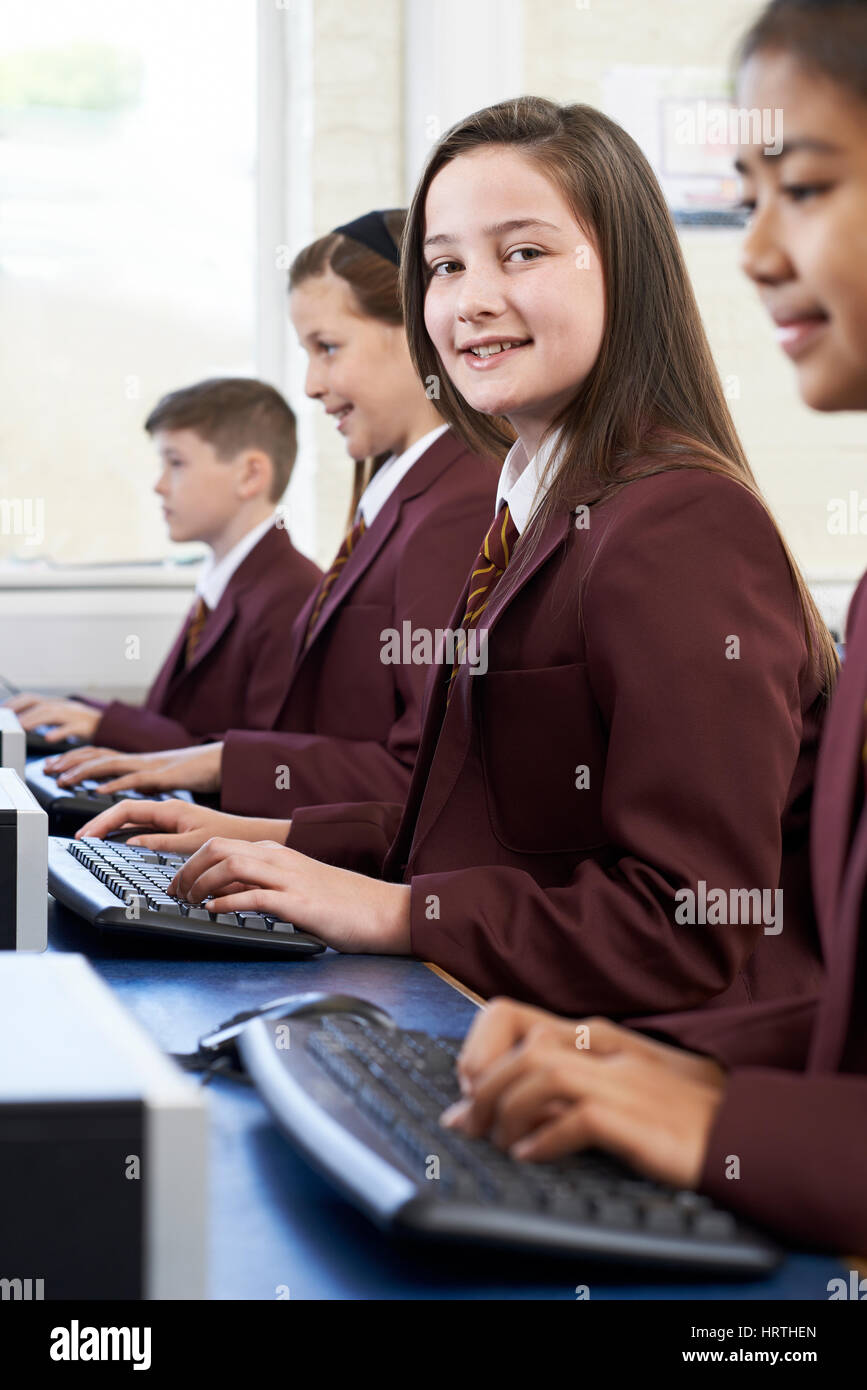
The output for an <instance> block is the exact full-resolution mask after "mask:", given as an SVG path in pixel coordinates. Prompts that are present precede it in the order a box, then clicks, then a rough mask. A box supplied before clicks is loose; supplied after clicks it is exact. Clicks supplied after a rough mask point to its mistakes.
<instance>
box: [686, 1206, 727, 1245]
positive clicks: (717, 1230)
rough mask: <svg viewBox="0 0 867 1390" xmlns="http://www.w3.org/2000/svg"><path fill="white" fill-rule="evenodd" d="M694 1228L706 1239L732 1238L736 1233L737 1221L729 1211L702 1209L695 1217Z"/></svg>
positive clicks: (697, 1233)
mask: <svg viewBox="0 0 867 1390" xmlns="http://www.w3.org/2000/svg"><path fill="white" fill-rule="evenodd" d="M692 1228H693V1230H694V1231H695V1233H696V1235H699V1236H704V1238H705V1240H731V1239H733V1238H734V1236H735V1234H736V1231H737V1223H736V1222H735V1219H734V1217H733V1216H732V1215H731V1214H730V1213H729V1212H727V1211H702V1212H699V1213H698V1214H697V1215H696V1217H695V1218H694V1220H693V1227H692Z"/></svg>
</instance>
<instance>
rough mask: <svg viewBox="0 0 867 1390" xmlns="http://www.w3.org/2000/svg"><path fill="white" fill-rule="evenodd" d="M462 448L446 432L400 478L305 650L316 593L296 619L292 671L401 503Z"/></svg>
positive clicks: (365, 565) (379, 544)
mask: <svg viewBox="0 0 867 1390" xmlns="http://www.w3.org/2000/svg"><path fill="white" fill-rule="evenodd" d="M463 449H464V445H463V444H462V443H461V442H460V440H459V439H458V438H457V436H456V435H455V434H453V433H452V431H451V430H448V431H447V432H446V433H445V434H441V435H440V437H439V439H435V440H434V442H433V444H431V446H430V448H429V449H426V450H425V452H424V453H423V454H422V456H421V458H418V459H416V461H415V463H414V464H413V465H412V467H411V468H410V470H409V472H408V473H407V474H406V476H405V477H404V478H402V479H401V481H400V483H399V484H398V486H397V487H396V488H395V490H394V492H393V493H392V494H391V496H390V497H389V498H388V500H387V501H386V503H385V505H384V506H383V508H382V510H381V512H380V513H379V515H378V516H377V517H376V519H375V520H374V522H373V523H372V525H371V526H370V527H369V528H368V530H366V531H365V533H364V536H363V537H362V539H361V542H360V544H359V545H357V546H356V548H355V549H354V550H353V552H352V555H351V556H350V557H349V559H348V560H347V562H346V564H345V565H344V566H343V568H342V570H341V571H340V574H339V575H338V577H337V579H336V580H335V582H334V585H333V587H332V589H331V592H330V593H329V595H328V598H327V599H326V600H325V603H324V604H323V606H322V612H321V613H320V614H319V618H318V620H317V623H316V630H315V632H314V634H313V640H312V642H311V643H310V646H309V647H308V648H307V650H306V651H305V650H304V642H305V640H306V636H307V624H308V623H309V621H310V614H311V613H312V611H313V607H314V604H315V602H316V595H315V593H314V594H312V595H311V596H310V598H309V599H308V601H307V603H306V604H305V607H304V609H303V611H302V612H301V613H300V614H299V616H298V618H297V620H296V623H295V627H294V629H293V633H292V641H293V652H292V670H293V672H294V671H295V670H296V669H297V667H298V665H299V664H300V663H301V662H302V661H303V660H304V659H305V657H306V656H307V655H308V653H309V652H311V651H312V650H313V648H314V647H315V646H316V643H317V642H318V641H320V639H321V638H322V635H323V633H324V632H325V630H326V629H327V627H328V624H329V622H330V621H331V618H332V617H333V616H334V614H335V612H336V611H337V609H338V608H339V607H340V605H341V604H342V603H343V602H344V601H345V600H346V598H347V597H348V595H349V594H350V593H351V592H352V590H353V589H354V588H355V586H356V584H358V582H359V580H360V579H361V578H362V577H363V575H365V574H366V573H367V571H368V570H369V569H370V566H371V565H372V564H373V562H374V560H375V559H376V557H377V555H378V554H379V553H380V551H381V550H382V548H383V546H384V545H385V543H386V541H387V540H388V538H389V536H390V535H391V533H392V531H393V530H394V528H395V527H396V526H397V523H398V521H399V519H400V512H401V508H402V507H403V505H404V503H405V502H408V501H409V499H410V498H411V497H418V496H419V495H420V494H421V493H423V492H426V491H427V489H428V488H429V487H431V486H432V485H433V483H435V482H436V480H437V478H439V477H440V476H441V474H442V473H444V472H445V470H446V469H447V468H448V466H449V464H451V463H452V462H453V461H454V459H455V458H456V457H457V455H458V454H460V453H462V452H463Z"/></svg>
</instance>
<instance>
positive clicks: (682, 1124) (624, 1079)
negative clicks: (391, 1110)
mask: <svg viewBox="0 0 867 1390" xmlns="http://www.w3.org/2000/svg"><path fill="white" fill-rule="evenodd" d="M463 1052H466V1053H468V1054H469V1056H470V1060H471V1064H472V1065H471V1069H470V1071H467V1069H466V1067H463V1068H462V1067H461V1064H460V1062H459V1064H458V1066H459V1075H460V1076H461V1081H462V1088H463V1089H464V1099H463V1100H461V1101H458V1102H457V1104H456V1105H453V1106H451V1107H450V1108H449V1109H448V1110H447V1111H445V1113H444V1115H443V1123H444V1124H446V1125H447V1126H448V1127H449V1128H457V1129H461V1130H463V1131H464V1132H465V1133H467V1134H469V1135H472V1136H475V1137H482V1136H486V1137H488V1138H490V1139H491V1140H492V1142H493V1143H495V1144H496V1145H497V1147H498V1148H501V1149H506V1150H508V1151H509V1152H510V1153H511V1154H512V1155H513V1156H514V1157H515V1158H520V1159H532V1160H537V1161H550V1160H552V1159H556V1158H561V1157H562V1156H563V1155H565V1154H571V1153H577V1152H579V1151H580V1150H583V1149H587V1148H599V1149H604V1150H606V1151H607V1152H609V1153H611V1154H614V1155H615V1156H616V1157H617V1158H619V1159H621V1160H623V1161H624V1162H626V1163H628V1164H630V1165H631V1166H632V1167H634V1168H636V1169H637V1170H638V1171H639V1172H640V1173H643V1174H645V1175H646V1176H647V1177H651V1178H655V1179H656V1180H657V1181H660V1182H667V1183H673V1184H675V1185H676V1186H679V1187H695V1186H696V1185H697V1183H698V1181H699V1179H700V1177H701V1173H702V1169H703V1166H704V1160H705V1154H706V1152H707V1144H708V1137H709V1135H710V1130H711V1126H712V1124H713V1120H714V1117H715V1115H716V1112H717V1109H718V1107H719V1105H720V1104H721V1102H722V1099H723V1095H724V1091H725V1076H724V1073H723V1072H722V1070H721V1069H720V1068H719V1067H717V1066H716V1064H715V1063H713V1062H709V1060H708V1059H707V1058H702V1057H695V1056H692V1055H691V1054H680V1053H678V1049H676V1048H671V1047H668V1046H666V1045H665V1044H662V1043H656V1042H651V1041H650V1040H649V1039H647V1038H642V1037H640V1036H639V1035H638V1034H635V1033H632V1032H631V1031H630V1030H629V1029H627V1028H620V1027H618V1026H617V1025H616V1024H613V1023H609V1022H608V1021H607V1020H606V1019H584V1020H578V1021H574V1020H573V1021H571V1022H569V1021H567V1020H564V1019H558V1018H556V1017H554V1015H552V1014H545V1013H543V1012H542V1010H539V1009H529V1008H527V1007H526V1006H524V1005H520V1004H514V1003H512V1002H511V1001H510V1000H496V1001H494V1002H493V1003H492V1004H491V1005H489V1006H488V1008H487V1009H486V1010H485V1011H484V1013H483V1014H481V1015H480V1016H479V1017H478V1018H477V1019H476V1020H475V1021H474V1024H473V1027H472V1029H471V1032H470V1035H469V1036H468V1038H467V1041H466V1043H465V1045H464V1049H463ZM463 1052H462V1056H463ZM673 1054H674V1055H673ZM474 1055H475V1058H476V1059H477V1060H478V1059H479V1058H480V1057H485V1059H486V1065H485V1066H484V1067H482V1068H479V1067H478V1065H477V1060H476V1062H473V1061H472V1059H473V1056H474Z"/></svg>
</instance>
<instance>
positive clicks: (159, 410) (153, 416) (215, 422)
mask: <svg viewBox="0 0 867 1390" xmlns="http://www.w3.org/2000/svg"><path fill="white" fill-rule="evenodd" d="M144 427H145V429H146V430H147V432H148V434H155V433H156V431H157V430H193V431H194V433H195V434H197V435H198V436H199V437H200V439H203V440H204V441H205V443H206V444H210V445H212V447H213V448H214V449H215V451H216V453H217V455H218V457H219V458H222V459H228V458H232V457H233V455H235V454H238V453H240V452H241V450H242V449H261V451H262V453H263V454H267V455H268V457H269V458H270V460H271V463H272V466H273V470H274V477H273V481H272V484H271V490H270V493H269V496H270V500H271V501H272V502H278V501H279V500H280V498H281V497H282V495H283V493H284V491H285V489H286V486H287V484H288V482H289V479H290V477H291V476H292V468H293V465H294V463H295V455H296V453H297V451H298V442H297V434H296V429H295V416H294V414H293V411H292V408H291V406H289V405H288V403H287V402H286V401H285V400H284V399H283V397H282V396H281V395H280V392H279V391H275V389H274V387H273V386H268V385H267V384H266V383H265V382H264V381H256V380H255V378H253V377H213V378H211V379H210V380H209V381H199V382H197V383H196V384H195V385H194V386H184V387H182V388H181V390H179V391H170V392H169V394H168V395H167V396H163V398H162V400H160V401H158V402H157V404H156V405H155V406H154V408H153V410H152V411H151V413H150V415H149V416H148V417H147V419H146V420H145V423H144Z"/></svg>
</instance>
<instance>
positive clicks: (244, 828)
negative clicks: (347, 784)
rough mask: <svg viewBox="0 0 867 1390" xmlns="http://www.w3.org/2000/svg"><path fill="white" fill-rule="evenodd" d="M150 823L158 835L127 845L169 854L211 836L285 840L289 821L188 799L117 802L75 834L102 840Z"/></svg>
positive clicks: (198, 844)
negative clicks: (215, 807) (234, 812)
mask: <svg viewBox="0 0 867 1390" xmlns="http://www.w3.org/2000/svg"><path fill="white" fill-rule="evenodd" d="M136 825H138V826H153V827H154V828H155V830H158V831H159V832H160V833H159V834H142V835H135V836H133V837H131V838H129V839H128V840H127V844H130V845H140V846H142V848H144V849H154V850H160V851H165V852H168V853H170V854H192V853H193V852H194V851H195V850H197V849H200V848H201V846H202V845H203V844H204V843H205V841H206V840H210V839H211V838H212V837H213V836H214V835H220V836H225V837H228V838H231V839H234V840H273V841H281V840H282V841H285V840H286V839H288V836H289V828H290V826H291V821H288V820H286V821H277V820H257V819H255V818H254V817H252V816H230V815H229V814H228V813H227V812H225V811H213V810H210V809H209V808H208V807H206V806H194V805H192V804H191V803H190V802H188V801H177V800H173V801H132V800H130V801H118V802H117V804H116V805H114V806H112V807H111V809H110V810H108V811H102V812H101V813H100V814H99V815H98V816H94V818H93V820H90V821H88V822H87V825H83V826H82V827H81V829H80V830H79V831H78V833H77V835H76V837H75V838H76V839H77V840H82V839H84V838H85V836H88V835H90V836H96V837H98V838H99V839H105V837H106V836H107V835H110V834H112V832H113V831H115V830H120V829H121V827H126V826H136Z"/></svg>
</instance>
